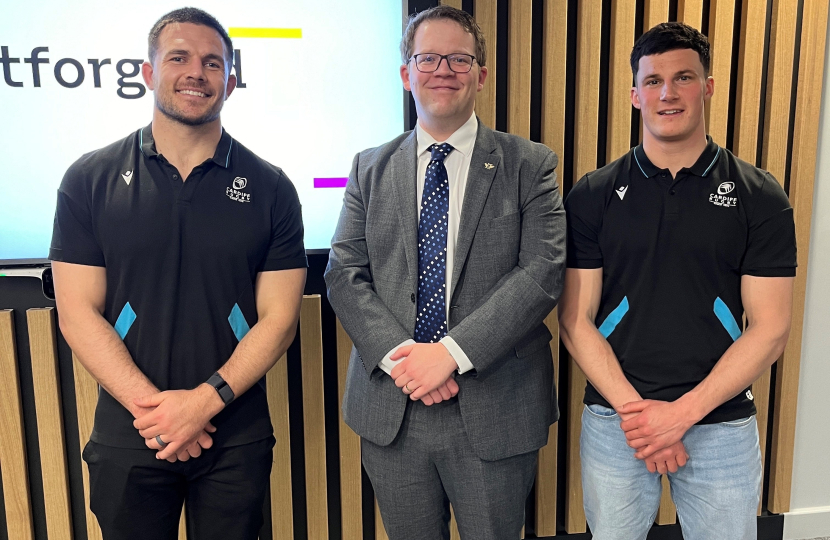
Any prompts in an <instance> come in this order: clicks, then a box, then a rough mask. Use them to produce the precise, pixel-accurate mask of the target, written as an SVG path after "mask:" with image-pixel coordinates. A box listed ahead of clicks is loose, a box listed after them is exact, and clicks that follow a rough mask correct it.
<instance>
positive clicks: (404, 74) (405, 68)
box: [401, 63, 412, 92]
mask: <svg viewBox="0 0 830 540" xmlns="http://www.w3.org/2000/svg"><path fill="white" fill-rule="evenodd" d="M401 82H403V87H404V88H405V89H406V91H407V92H411V91H412V85H410V84H409V64H408V63H407V64H403V65H402V66H401Z"/></svg>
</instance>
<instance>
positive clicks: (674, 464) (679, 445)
mask: <svg viewBox="0 0 830 540" xmlns="http://www.w3.org/2000/svg"><path fill="white" fill-rule="evenodd" d="M688 459H689V454H687V453H686V447H685V446H683V442H681V441H678V442H676V443H674V444H673V445H671V446H669V447H668V448H663V449H662V450H658V451H657V452H655V453H654V454H652V455H650V456H649V457H647V458H646V459H644V460H643V461H645V464H646V468H647V469H648V472H652V473H653V472H658V473H660V474H666V473H667V472H673V473H676V472H677V469H679V468H680V467H684V466H685V465H686V461H687V460H688Z"/></svg>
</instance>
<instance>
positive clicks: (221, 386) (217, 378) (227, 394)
mask: <svg viewBox="0 0 830 540" xmlns="http://www.w3.org/2000/svg"><path fill="white" fill-rule="evenodd" d="M207 383H208V384H209V385H211V386H212V387H214V388H215V389H216V392H217V393H218V394H219V397H220V398H222V402H224V403H225V405H227V404H228V403H230V402H231V401H233V400H234V398H235V397H236V396H235V395H234V393H233V390H232V389H231V387H230V386H229V385H228V383H227V382H225V379H223V378H222V376H221V375H219V372H218V371H217V372H216V373H214V374H213V375H211V376H210V379H208V380H207Z"/></svg>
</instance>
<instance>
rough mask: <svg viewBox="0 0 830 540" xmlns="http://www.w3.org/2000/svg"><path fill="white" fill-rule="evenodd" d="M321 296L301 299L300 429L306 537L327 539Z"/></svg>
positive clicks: (317, 539)
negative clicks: (301, 371)
mask: <svg viewBox="0 0 830 540" xmlns="http://www.w3.org/2000/svg"><path fill="white" fill-rule="evenodd" d="M320 312H321V303H320V295H319V294H315V295H311V296H306V297H304V298H303V304H302V308H301V309H300V350H301V356H302V367H303V432H304V435H305V483H306V508H307V516H306V524H307V527H308V538H309V540H328V537H329V517H328V516H329V512H328V503H327V488H326V427H325V420H326V419H325V410H324V406H323V405H324V402H325V396H324V393H323V329H322V322H321V319H320Z"/></svg>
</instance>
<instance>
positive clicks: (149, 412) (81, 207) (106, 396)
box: [50, 8, 306, 540]
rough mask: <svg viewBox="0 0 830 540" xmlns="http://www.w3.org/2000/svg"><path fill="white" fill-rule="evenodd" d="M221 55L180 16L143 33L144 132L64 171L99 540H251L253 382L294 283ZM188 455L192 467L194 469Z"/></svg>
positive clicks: (260, 480)
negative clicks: (243, 138) (147, 98)
mask: <svg viewBox="0 0 830 540" xmlns="http://www.w3.org/2000/svg"><path fill="white" fill-rule="evenodd" d="M232 56H233V47H232V44H231V41H230V38H229V37H228V34H227V32H225V30H224V29H223V28H222V26H221V25H220V24H219V23H218V21H216V19H214V18H213V17H211V16H210V15H208V14H207V13H205V12H203V11H201V10H197V9H193V8H184V9H179V10H176V11H173V12H171V13H169V14H167V15H165V16H164V17H162V18H161V19H160V20H159V21H158V22H157V23H156V24H155V26H154V27H153V29H152V30H151V32H150V35H149V61H148V62H147V63H145V64H144V65H143V67H142V72H143V75H144V80H145V81H146V83H147V85H148V87H149V88H150V89H152V90H153V91H154V95H155V109H154V111H153V122H152V124H150V125H149V126H147V127H145V128H143V129H140V130H138V131H137V132H135V133H134V134H132V135H130V136H128V137H127V138H125V139H123V140H121V141H118V142H116V143H114V144H112V145H110V146H108V147H106V148H104V149H102V150H98V151H96V152H92V153H90V154H87V155H85V156H84V157H82V158H81V159H80V160H78V161H77V162H76V163H75V164H73V165H72V166H71V167H70V168H69V170H68V171H67V173H66V176H65V177H64V179H63V182H62V183H61V187H60V189H59V190H58V203H57V211H56V216H55V229H54V235H53V239H52V249H51V251H50V258H51V259H52V260H53V261H54V263H53V271H54V277H55V290H56V296H57V303H58V309H59V312H60V315H61V317H60V323H61V324H60V326H61V330H62V331H63V333H64V336H65V337H66V340H67V342H68V343H69V344H70V346H71V347H72V349H73V350H74V352H75V353H76V354H77V356H78V358H79V359H80V361H81V363H82V364H83V365H84V366H85V367H86V368H87V369H88V370H89V372H90V373H92V375H93V376H94V377H95V378H96V379H97V381H98V382H99V383H100V385H101V387H102V391H101V392H100V396H99V400H98V407H97V409H96V413H95V427H94V429H93V432H92V437H91V440H90V442H89V444H88V445H87V446H86V448H85V450H84V459H85V460H86V462H87V463H88V464H89V472H90V485H91V490H92V493H91V501H90V505H91V508H92V510H93V512H95V514H96V516H97V518H98V521H99V523H100V525H101V529H102V531H103V533H104V537H105V538H107V539H110V538H118V539H122V538H141V539H146V538H153V539H156V538H165V539H172V538H176V534H177V533H176V531H177V527H178V521H179V515H180V514H181V508H182V502H183V501H187V505H186V511H187V527H188V536H189V537H190V538H198V539H200V540H201V539H212V538H217V539H218V538H222V539H229V538H250V539H253V538H256V537H257V534H258V531H259V529H260V527H261V525H262V503H263V499H264V496H265V490H266V488H267V486H268V476H269V471H270V468H271V462H272V454H271V448H272V447H273V444H274V438H273V435H272V428H271V423H270V420H269V417H268V407H267V403H266V395H265V387H264V380H263V376H264V375H265V373H266V372H267V371H268V369H269V368H270V367H271V366H272V365H273V364H274V363H275V362H276V360H277V358H279V357H280V355H282V353H283V352H284V351H285V350H286V348H287V347H288V345H289V344H290V343H291V341H292V340H293V337H294V334H295V331H296V324H297V318H298V316H299V308H300V301H301V297H302V291H303V285H304V283H305V274H306V270H305V268H306V257H305V250H304V247H303V226H302V219H301V215H300V204H299V200H298V198H297V194H296V191H295V190H294V187H293V185H292V184H291V182H290V181H289V180H288V178H286V176H285V175H284V174H283V172H282V171H281V170H280V169H279V168H277V167H274V166H272V165H270V164H269V163H266V162H265V161H263V160H261V159H260V158H258V157H257V156H255V155H254V154H253V153H251V152H250V151H249V150H248V149H247V148H245V147H243V146H242V145H240V144H239V143H238V142H236V141H235V140H234V139H232V138H231V136H230V135H228V134H227V133H226V132H225V131H224V130H223V129H222V125H221V122H220V118H219V113H220V111H221V109H222V105H223V103H224V101H225V100H226V99H227V97H228V96H229V95H230V94H231V92H232V91H233V89H234V87H235V85H236V79H235V77H234V76H233V75H230V67H231V64H232V59H233V58H232ZM191 458H196V459H191Z"/></svg>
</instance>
